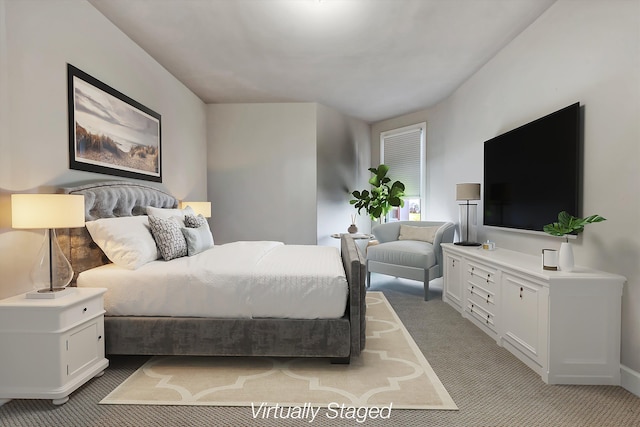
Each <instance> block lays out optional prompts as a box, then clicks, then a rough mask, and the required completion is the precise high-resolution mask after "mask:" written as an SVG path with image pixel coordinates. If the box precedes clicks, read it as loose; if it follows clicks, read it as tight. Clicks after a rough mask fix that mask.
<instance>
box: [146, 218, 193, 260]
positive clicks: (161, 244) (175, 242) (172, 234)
mask: <svg viewBox="0 0 640 427" xmlns="http://www.w3.org/2000/svg"><path fill="white" fill-rule="evenodd" d="M149 227H150V228H151V234H153V238H154V239H155V241H156V245H157V246H158V251H160V255H162V258H164V260H165V261H169V260H172V259H174V258H180V257H183V256H187V242H186V240H185V238H184V235H183V234H182V231H181V228H182V227H181V226H180V224H178V221H177V220H176V219H173V218H168V219H165V218H158V217H155V216H150V217H149Z"/></svg>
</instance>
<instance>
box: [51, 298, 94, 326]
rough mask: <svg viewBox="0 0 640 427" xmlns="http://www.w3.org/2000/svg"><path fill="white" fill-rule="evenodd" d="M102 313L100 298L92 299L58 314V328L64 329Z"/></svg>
mask: <svg viewBox="0 0 640 427" xmlns="http://www.w3.org/2000/svg"><path fill="white" fill-rule="evenodd" d="M103 313H104V307H103V303H102V297H100V298H93V299H90V300H87V301H83V302H82V303H81V304H75V305H73V306H71V307H68V308H67V309H66V310H64V311H62V312H61V313H60V321H59V322H60V323H59V325H58V326H59V327H60V329H65V328H68V327H70V326H73V325H76V324H77V323H79V322H84V321H85V320H87V319H91V318H92V317H95V316H96V315H99V314H103Z"/></svg>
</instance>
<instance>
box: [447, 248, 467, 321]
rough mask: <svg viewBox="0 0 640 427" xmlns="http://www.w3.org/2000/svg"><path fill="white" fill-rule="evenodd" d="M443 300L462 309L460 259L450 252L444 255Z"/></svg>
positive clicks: (461, 268)
mask: <svg viewBox="0 0 640 427" xmlns="http://www.w3.org/2000/svg"><path fill="white" fill-rule="evenodd" d="M444 265H445V268H444V300H445V302H448V303H449V304H450V305H451V306H453V307H454V308H456V309H457V310H458V311H462V305H463V300H464V299H463V295H462V289H463V286H462V277H463V275H462V271H463V266H462V259H461V258H460V257H458V256H455V255H452V254H445V255H444Z"/></svg>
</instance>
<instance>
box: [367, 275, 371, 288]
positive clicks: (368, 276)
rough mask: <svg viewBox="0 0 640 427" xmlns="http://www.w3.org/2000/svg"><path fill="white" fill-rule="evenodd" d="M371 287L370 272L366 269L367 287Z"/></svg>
mask: <svg viewBox="0 0 640 427" xmlns="http://www.w3.org/2000/svg"><path fill="white" fill-rule="evenodd" d="M370 287H371V272H370V271H367V288H370Z"/></svg>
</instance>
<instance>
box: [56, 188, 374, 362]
mask: <svg viewBox="0 0 640 427" xmlns="http://www.w3.org/2000/svg"><path fill="white" fill-rule="evenodd" d="M61 192H64V193H67V194H82V195H84V196H85V219H86V221H88V222H95V221H97V220H99V219H102V218H116V217H117V218H122V217H136V216H141V215H146V214H147V208H148V207H149V206H151V207H152V208H163V209H176V208H177V206H178V201H177V200H176V199H175V198H174V197H173V196H171V195H170V194H167V193H165V192H163V191H162V190H160V189H158V188H155V187H151V186H148V185H145V184H139V183H132V182H126V181H109V182H99V183H89V184H84V185H78V186H75V187H68V188H63V189H61ZM132 220H135V219H133V218H132ZM59 239H60V240H61V246H62V247H63V249H64V250H66V251H67V253H68V258H69V260H70V262H71V264H72V267H73V269H74V279H73V282H72V286H77V285H78V275H79V274H82V276H81V278H80V279H81V280H80V282H81V283H82V282H84V283H82V285H83V286H91V282H93V281H94V280H93V279H91V277H93V276H91V274H92V273H93V272H95V271H96V270H105V271H107V272H108V274H115V276H106V277H107V279H104V280H105V282H104V283H105V286H108V285H109V283H112V284H114V286H115V285H116V284H117V285H119V286H120V287H121V288H122V287H124V288H125V289H126V290H127V291H128V295H129V298H130V299H132V300H133V301H134V303H133V304H129V306H135V305H136V304H135V301H141V300H145V304H137V305H140V306H141V310H140V312H141V313H135V312H131V310H132V309H131V308H130V307H129V308H128V309H126V310H125V309H123V311H122V312H121V313H111V312H109V309H108V304H105V308H107V313H106V315H105V345H106V353H107V354H110V355H117V354H123V355H202V356H204V355H206V356H274V357H321V358H329V359H330V360H331V361H332V362H334V363H349V362H350V361H351V358H353V357H357V356H359V355H360V352H361V350H362V349H363V348H364V345H365V326H366V322H365V311H366V305H365V292H366V288H365V280H364V279H365V268H366V267H365V262H364V259H363V257H362V255H361V253H360V251H359V249H358V247H357V246H356V244H355V241H354V240H353V239H352V238H351V237H350V236H349V235H347V234H345V235H343V236H341V241H340V246H341V248H340V251H339V255H338V257H339V261H338V263H339V264H341V269H340V270H341V274H342V275H343V277H344V279H346V284H345V291H344V292H345V296H344V298H345V301H344V303H343V304H344V305H343V306H342V307H339V306H338V307H339V308H337V309H336V308H335V304H334V303H333V302H331V301H330V300H328V301H326V302H324V300H322V299H321V298H324V297H322V296H321V295H320V294H314V293H313V292H312V291H309V290H304V289H306V288H304V289H303V290H301V291H300V294H299V296H293V297H292V296H289V297H288V298H289V300H288V302H286V303H284V304H280V305H281V306H287V305H288V306H295V305H296V302H295V301H297V300H298V299H299V298H302V296H304V295H307V296H306V298H307V299H312V300H315V301H321V303H320V304H317V306H319V307H323V306H332V307H334V311H336V310H340V312H339V313H337V314H336V313H333V314H325V313H322V312H321V313H310V314H309V316H307V317H310V318H303V317H304V315H300V316H297V315H296V314H295V312H294V313H289V314H287V315H286V317H278V316H279V314H278V311H273V310H272V311H268V310H267V311H264V310H262V311H261V309H257V308H252V310H251V311H249V312H246V313H245V312H242V307H240V306H238V307H237V309H238V310H240V313H239V314H237V315H234V312H233V310H230V311H229V312H224V313H222V315H215V316H209V315H207V314H203V313H205V311H202V312H201V313H199V312H197V310H196V311H195V312H185V313H182V312H179V311H178V312H175V313H169V314H168V315H167V314H164V315H158V314H157V313H156V312H155V311H153V309H151V308H149V307H148V306H149V305H152V304H146V299H149V300H152V299H155V296H157V295H168V297H167V298H168V299H174V300H175V298H176V295H181V297H182V298H188V297H189V295H192V296H193V299H192V302H193V303H192V304H191V305H193V306H194V307H195V306H198V305H199V306H201V307H202V308H201V310H206V304H202V301H203V299H202V298H203V296H202V295H203V294H202V293H201V292H200V291H198V290H194V291H190V292H182V294H178V293H177V292H178V291H176V288H178V289H180V288H179V285H180V279H179V276H176V275H177V274H180V273H179V272H180V271H183V270H184V271H187V272H188V271H193V263H194V262H195V259H196V258H197V257H199V256H201V257H202V258H208V261H206V260H205V262H209V261H211V260H214V259H220V258H219V257H220V256H221V255H220V254H223V258H222V259H223V260H225V258H224V257H227V258H226V261H225V262H220V261H218V262H219V263H222V264H233V263H232V262H229V260H232V259H233V255H234V254H238V253H241V252H247V253H249V252H251V251H256V253H255V254H254V255H253V256H254V257H255V258H256V259H260V265H263V264H264V259H267V254H268V256H269V257H271V258H274V259H276V260H277V259H278V258H282V259H281V261H280V264H276V267H273V266H272V267H270V269H269V274H275V273H274V271H275V272H276V273H277V274H285V275H287V274H288V273H287V271H285V269H284V268H283V265H284V264H283V263H286V262H289V261H286V260H288V259H289V258H287V257H288V256H289V255H286V253H287V252H289V253H291V252H292V250H293V249H295V247H292V246H291V245H283V244H281V243H278V242H256V245H254V244H249V243H250V242H237V243H234V244H227V245H214V248H212V249H216V250H218V253H214V252H215V251H213V250H212V249H208V250H207V251H204V252H203V253H200V254H198V255H195V256H194V257H187V258H185V259H182V258H180V259H175V260H171V261H152V262H150V263H149V264H146V265H144V268H139V270H144V269H146V270H149V271H152V270H154V267H153V266H154V265H157V267H158V268H156V269H155V270H161V269H162V268H164V269H165V272H163V273H158V276H157V277H163V276H166V275H168V274H169V272H172V273H171V274H173V275H174V276H175V277H173V278H172V279H171V280H173V282H172V283H173V284H171V285H168V287H167V289H165V290H161V291H155V292H154V291H149V293H147V294H145V293H144V292H145V289H146V287H145V286H147V287H148V288H149V289H152V288H151V287H150V286H148V283H153V282H159V281H160V280H159V279H158V280H156V279H153V278H152V279H151V280H150V282H149V279H146V280H147V282H144V281H142V282H139V283H138V282H136V280H137V279H135V277H133V278H132V276H126V275H125V276H118V274H123V272H122V271H120V270H119V269H118V268H116V267H115V266H113V265H112V263H111V261H110V260H109V259H108V258H107V256H106V255H105V253H104V252H103V251H102V250H101V249H100V247H98V245H96V243H95V242H94V241H93V239H92V237H91V235H90V234H89V232H88V230H87V228H86V227H85V228H77V229H69V230H67V231H66V232H64V233H59ZM245 244H246V245H247V246H243V245H245ZM248 248H251V249H248ZM314 248H315V249H314ZM300 249H303V251H302V252H306V251H308V252H309V255H311V254H313V253H314V252H313V251H316V250H317V251H320V252H322V251H325V252H324V253H327V252H326V251H328V249H327V248H324V249H323V247H320V246H306V247H300ZM331 249H335V248H331ZM295 252H296V253H298V252H300V251H297V250H296V251H295ZM251 253H253V252H251ZM283 253H284V254H285V255H286V257H285V255H283ZM318 253H319V252H318ZM300 256H302V255H300ZM191 258H193V259H191ZM283 260H284V261H283ZM340 260H341V262H340ZM154 263H155V264H154ZM171 263H174V264H171ZM268 265H271V264H268ZM174 266H175V267H174ZM136 271H137V270H136ZM223 273H225V274H226V272H223ZM207 274H208V273H207ZM263 275H264V272H260V274H259V275H257V274H254V275H253V276H251V275H249V274H246V275H241V276H240V277H232V276H229V275H227V276H226V277H225V280H226V281H227V282H233V281H234V280H235V281H236V282H237V283H238V284H241V285H242V288H243V290H242V292H244V293H245V294H246V295H247V298H249V299H251V298H252V296H253V300H255V301H262V300H268V299H269V298H267V295H266V294H265V293H264V290H265V289H270V288H268V287H266V286H262V287H261V288H260V287H259V288H255V287H254V288H251V287H249V286H250V285H251V282H252V281H256V282H260V280H261V279H260V278H261V277H262V276H263ZM83 276H86V277H89V279H87V278H85V277H83ZM189 276H191V273H185V277H189ZM256 278H258V279H256ZM287 280H289V282H291V283H292V284H295V283H294V281H295V277H288V278H287ZM96 281H97V279H96ZM185 281H186V282H188V281H190V279H189V280H187V279H185ZM96 286H98V287H100V285H99V284H98V285H96ZM127 286H130V287H129V288H127ZM238 286H239V287H240V285H238ZM245 287H246V288H245ZM170 289H173V290H172V291H171V290H170ZM110 292H111V291H107V294H106V298H109V295H110ZM171 292H174V294H171ZM261 292H262V293H261ZM113 293H114V295H115V291H113ZM338 293H340V292H338ZM119 295H121V296H120V297H118V298H119V299H122V300H125V301H124V302H126V298H127V296H126V295H127V293H126V292H125V293H124V294H122V293H120V294H119ZM122 295H125V297H122ZM145 295H146V296H145ZM149 295H153V296H154V297H153V298H148V296H149ZM172 295H173V296H172ZM218 295H220V294H218ZM279 298H280V297H279V296H278V295H276V296H273V297H272V298H271V299H275V300H276V301H277V300H279ZM291 298H293V299H294V301H292V300H291ZM319 298H320V299H319ZM232 299H233V298H232V297H231V296H228V299H226V297H225V299H224V301H231V300H232ZM222 305H223V306H226V305H228V306H233V304H232V303H231V302H230V303H229V304H222ZM276 305H277V304H276ZM143 306H144V307H146V308H144V307H143ZM143 308H144V309H143ZM303 311H304V312H308V311H310V310H303ZM236 312H237V311H236ZM116 314H119V315H116Z"/></svg>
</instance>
